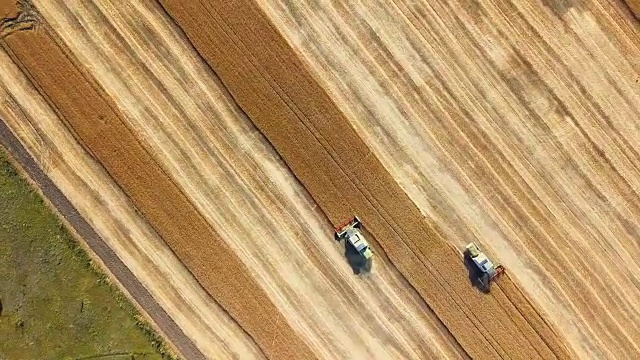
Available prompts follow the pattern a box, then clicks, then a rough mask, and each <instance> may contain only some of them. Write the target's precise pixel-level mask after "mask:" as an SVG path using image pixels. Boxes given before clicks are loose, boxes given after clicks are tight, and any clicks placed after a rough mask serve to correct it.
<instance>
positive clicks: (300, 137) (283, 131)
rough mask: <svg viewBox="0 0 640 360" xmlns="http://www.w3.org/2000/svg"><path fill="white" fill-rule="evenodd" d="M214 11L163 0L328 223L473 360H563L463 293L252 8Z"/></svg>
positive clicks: (449, 257)
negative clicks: (394, 269) (351, 225)
mask: <svg viewBox="0 0 640 360" xmlns="http://www.w3.org/2000/svg"><path fill="white" fill-rule="evenodd" d="M214 3H215V5H213V4H212V3H211V2H204V3H200V4H197V3H195V2H194V3H189V4H180V3H178V2H171V1H163V4H164V6H165V7H166V8H167V10H168V11H169V13H170V14H171V15H172V16H173V17H174V18H175V19H176V20H177V21H178V23H179V24H180V25H181V26H182V28H183V29H184V30H185V32H186V33H187V36H189V37H190V39H191V40H192V42H193V43H194V45H195V46H196V48H197V49H198V50H199V51H200V53H201V54H202V55H203V56H204V57H205V59H207V60H208V61H209V63H210V65H211V66H212V67H213V68H214V69H215V70H216V72H217V73H218V75H220V76H221V78H222V80H223V81H224V82H225V84H226V85H227V86H228V87H229V89H230V91H231V93H232V94H233V95H234V97H235V98H236V100H237V101H238V102H239V104H240V105H241V106H242V107H243V109H244V110H245V111H246V112H247V113H248V114H249V116H250V117H251V118H252V120H253V121H254V122H255V123H256V124H257V125H258V127H259V128H260V129H261V130H262V131H263V132H264V133H265V134H266V135H267V137H268V138H269V139H270V141H271V142H272V143H273V145H274V146H275V147H276V149H278V151H279V152H280V153H281V155H282V156H283V157H284V159H285V161H287V163H288V165H289V166H290V167H291V168H292V170H293V171H294V173H296V175H297V176H298V178H299V179H300V180H301V181H302V182H303V183H304V184H305V186H306V187H307V188H308V189H309V191H310V192H311V194H312V195H313V196H314V198H315V200H316V201H317V202H318V203H319V205H320V206H321V207H322V208H323V210H324V211H325V213H327V215H328V216H329V218H330V219H331V220H332V222H334V224H337V223H339V222H341V221H342V220H343V219H344V218H346V217H348V216H349V215H351V214H352V213H354V212H357V213H359V214H361V215H362V216H363V218H365V221H366V222H367V224H368V227H369V228H370V229H371V232H372V233H373V234H374V235H375V237H376V239H377V240H378V241H379V242H380V243H381V245H382V247H383V248H384V250H385V251H386V252H387V253H388V254H389V256H390V258H391V259H392V261H394V263H396V265H397V266H398V267H399V269H401V271H402V272H403V273H404V274H405V276H406V277H407V278H408V279H409V280H410V282H411V283H412V284H413V285H414V286H415V287H416V288H417V289H418V291H419V292H420V293H421V295H422V296H423V297H425V299H426V300H427V302H428V303H429V304H430V305H431V306H432V307H433V308H434V310H435V311H436V313H437V314H438V315H439V316H440V318H441V319H442V320H443V322H444V323H445V324H446V325H447V326H448V327H449V329H450V330H451V332H452V333H453V334H454V336H455V337H456V338H457V339H458V340H459V341H460V343H461V344H462V345H463V347H465V349H466V350H467V351H468V352H469V353H470V354H471V355H472V356H475V357H495V356H497V355H501V356H507V355H508V356H511V357H521V358H532V357H544V358H550V357H556V356H557V357H563V358H566V357H568V354H567V353H566V349H565V348H564V346H563V345H562V341H561V339H558V338H557V337H556V336H555V334H554V333H553V331H552V330H551V329H550V328H549V327H548V326H547V325H546V324H544V322H533V324H532V323H529V322H527V321H526V319H525V318H523V316H522V313H525V314H527V311H533V312H534V313H535V310H534V309H533V308H532V307H530V306H524V307H522V308H521V309H520V310H519V308H518V307H517V305H521V304H515V305H514V304H513V302H512V301H511V300H510V299H509V297H508V296H504V295H502V293H501V292H498V294H497V295H496V296H487V297H482V296H480V295H479V294H477V293H475V292H474V291H473V290H472V289H469V288H468V286H467V285H466V284H467V283H466V277H465V272H464V268H463V266H462V264H461V262H460V256H459V254H458V253H457V252H456V251H455V249H453V248H451V247H450V246H448V245H447V244H446V242H444V241H443V240H442V239H441V238H440V235H439V234H438V232H437V229H433V228H432V227H430V226H429V224H427V223H426V222H425V221H424V219H423V218H422V216H421V215H420V213H419V211H417V208H416V207H415V205H413V204H412V203H411V202H410V201H409V199H408V198H407V196H406V195H405V194H404V193H403V192H402V190H401V189H399V187H398V185H397V183H395V182H394V181H393V179H392V178H391V177H390V176H389V175H388V173H387V172H386V171H385V169H384V168H383V167H382V166H381V165H380V163H379V162H378V161H377V159H376V158H375V157H374V156H372V155H371V154H370V151H369V150H368V148H367V147H366V146H365V145H364V143H362V141H361V140H360V139H359V137H358V136H357V134H356V133H355V132H354V131H353V129H352V128H351V127H350V125H349V124H348V122H347V121H346V119H345V118H344V116H342V114H341V113H340V112H339V111H338V110H337V108H336V107H335V106H334V104H332V103H331V101H330V100H329V99H328V97H327V95H326V93H324V91H323V90H322V89H321V88H320V87H319V86H317V84H316V83H315V82H314V80H313V79H312V78H311V76H310V75H309V73H308V72H306V71H305V69H304V67H303V66H301V65H300V63H299V61H298V60H297V58H296V57H295V55H294V54H293V52H292V50H291V49H290V48H289V47H288V46H287V44H286V43H285V42H284V41H283V40H282V38H281V37H280V36H279V34H278V33H277V32H276V31H275V30H274V29H273V27H272V26H271V24H269V23H268V22H267V21H266V20H265V18H264V16H263V14H262V13H260V11H259V10H257V9H256V7H255V4H251V3H247V2H240V1H237V2H233V3H225V4H222V3H218V2H214ZM248 19H250V20H248ZM255 34H259V36H254V35H255ZM248 79H250V80H248ZM345 139H346V140H345ZM407 244H409V245H410V246H407ZM427 255H428V256H427ZM425 264H429V266H428V267H425ZM432 269H437V271H433V270H432ZM418 274H419V275H418ZM429 280H430V281H429ZM504 281H505V282H508V281H510V280H509V279H508V278H507V279H504ZM505 289H510V287H509V286H506V287H505ZM454 304H455V305H457V306H455V305H454ZM479 308H482V309H489V310H487V311H486V312H484V313H478V312H476V311H474V310H475V309H479ZM525 310H526V311H525ZM470 324H473V325H475V327H474V326H470ZM483 333H485V334H490V335H486V337H485V338H483V335H482V334H483ZM546 344H550V345H546Z"/></svg>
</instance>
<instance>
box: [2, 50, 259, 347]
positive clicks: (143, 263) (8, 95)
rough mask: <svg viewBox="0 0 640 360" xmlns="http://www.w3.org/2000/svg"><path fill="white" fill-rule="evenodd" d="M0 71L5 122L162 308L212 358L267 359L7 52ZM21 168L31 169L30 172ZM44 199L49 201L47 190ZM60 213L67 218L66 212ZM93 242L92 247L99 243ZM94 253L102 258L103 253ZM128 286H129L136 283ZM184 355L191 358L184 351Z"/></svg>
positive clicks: (114, 269)
mask: <svg viewBox="0 0 640 360" xmlns="http://www.w3.org/2000/svg"><path fill="white" fill-rule="evenodd" d="M0 64H1V68H2V71H1V72H0V78H1V81H0V84H1V85H2V86H0V102H1V103H2V105H3V106H2V107H0V114H2V117H3V118H4V121H5V122H6V123H7V124H8V125H9V126H10V127H11V129H12V130H13V132H15V133H16V136H17V137H18V138H19V140H20V142H21V143H22V144H23V145H24V147H25V148H26V150H27V151H28V152H29V153H30V154H31V156H32V157H33V158H34V159H36V161H37V163H38V165H39V166H40V167H41V168H42V169H43V172H44V173H45V174H46V176H48V177H49V178H50V179H51V180H52V182H53V183H55V185H56V186H57V187H58V188H60V190H61V191H62V192H63V193H64V195H65V196H66V197H67V198H68V199H69V201H70V202H71V203H72V204H73V206H74V207H75V208H76V209H78V212H79V213H80V215H81V216H82V217H83V218H84V219H86V220H87V221H88V223H89V224H90V225H91V227H92V228H93V229H95V232H96V233H98V234H99V236H100V237H101V238H102V239H104V241H105V243H106V244H107V245H108V246H109V247H110V248H111V249H113V251H114V252H115V253H116V255H117V257H118V258H120V259H121V260H122V262H123V263H124V264H125V265H126V266H127V267H128V268H129V269H130V270H131V272H132V274H133V275H134V276H135V277H136V278H138V279H139V280H140V282H141V283H142V284H143V285H144V287H145V288H146V289H148V291H149V292H150V293H151V295H152V296H153V298H154V299H155V301H157V303H158V304H160V305H161V306H162V307H163V308H164V309H165V311H166V312H167V313H168V314H169V316H170V317H171V318H172V319H173V320H174V321H175V322H176V323H177V325H178V326H180V328H181V329H182V330H183V331H184V332H185V334H186V335H187V337H189V339H191V340H192V342H193V343H194V344H195V345H196V346H197V347H198V349H200V351H201V352H202V353H203V354H204V355H205V356H206V357H207V358H233V357H242V358H258V359H259V358H261V352H260V350H259V349H257V347H256V346H255V344H254V343H253V341H252V340H251V338H249V337H248V336H247V335H246V334H245V333H244V332H243V330H242V329H241V328H240V327H239V326H238V325H237V324H236V323H235V322H234V321H233V319H231V318H230V317H229V316H228V314H226V313H225V311H224V309H222V308H220V306H219V305H218V304H217V303H216V302H215V301H214V300H213V299H211V297H210V296H209V295H208V294H207V293H206V292H205V291H204V290H203V289H201V287H200V285H199V284H198V283H197V282H196V280H195V279H194V278H193V276H192V275H191V274H190V273H189V271H188V269H186V268H185V266H184V265H183V264H182V263H181V262H180V261H179V260H178V259H177V258H176V256H175V255H174V254H173V253H172V252H171V250H170V249H169V248H168V247H167V246H166V244H165V243H164V242H163V240H162V239H161V238H160V237H159V236H158V235H157V234H156V233H155V231H154V230H153V229H152V228H151V227H150V226H149V224H147V222H146V221H145V220H144V218H142V217H141V216H140V214H139V213H137V212H136V210H135V208H134V207H133V205H132V204H131V202H130V201H129V200H128V199H127V198H126V196H125V195H124V194H123V193H122V192H121V191H120V189H119V188H118V187H117V185H116V184H115V183H113V181H112V180H111V179H110V178H109V177H108V176H106V174H105V173H104V171H103V169H102V168H101V167H100V165H99V164H97V163H96V162H95V160H94V159H92V158H91V157H90V156H89V154H87V153H86V152H84V151H83V149H82V148H81V147H80V145H79V144H77V143H76V141H75V140H74V139H73V136H72V134H70V133H69V131H68V129H67V128H66V127H65V125H64V123H63V122H62V121H61V120H60V118H59V117H58V116H57V115H56V114H55V113H54V111H53V110H52V109H51V108H50V107H49V106H48V104H47V103H46V101H45V99H43V98H42V97H41V95H40V94H38V92H37V91H36V90H35V89H34V88H33V87H32V86H31V85H30V84H29V81H28V79H26V78H25V77H24V75H23V74H22V72H21V71H20V70H19V69H18V68H17V66H16V65H15V64H13V63H12V62H11V59H9V57H8V56H7V55H6V54H5V53H4V52H0ZM6 136H7V137H8V136H9V135H8V134H7V135H6ZM9 145H11V147H14V146H17V145H12V144H9ZM22 163H23V166H24V167H26V168H28V167H29V166H30V165H29V164H27V163H26V162H22ZM34 171H35V170H34ZM43 191H44V192H45V195H47V196H48V195H49V192H48V191H47V189H46V188H43ZM50 199H51V201H52V202H53V203H54V204H58V203H59V201H60V200H58V199H57V198H55V197H50ZM56 206H57V205H56ZM59 211H60V212H61V213H63V214H64V213H65V209H64V208H61V209H59ZM104 214H110V216H107V217H105V216H104ZM86 231H89V230H86ZM80 233H83V232H80ZM86 241H87V243H88V244H89V245H92V239H86ZM94 251H95V252H96V253H98V254H100V249H95V250H94ZM104 263H105V264H106V265H107V266H109V269H110V271H112V272H113V273H114V274H116V276H117V277H118V278H119V277H120V276H118V271H119V269H118V267H117V266H115V265H114V267H111V266H110V265H111V263H112V262H111V261H110V260H104ZM114 264H117V263H114ZM122 283H123V284H124V285H127V284H128V283H129V282H128V281H122ZM126 290H127V291H128V292H129V293H131V294H132V296H133V297H134V298H138V297H140V296H141V295H139V294H138V289H136V288H135V286H131V287H127V289H126ZM141 305H142V306H144V308H145V310H146V311H147V312H148V313H149V314H150V315H151V316H152V317H154V318H155V317H156V315H154V311H155V310H154V309H153V307H149V306H145V305H146V304H145V303H144V302H141ZM160 325H161V324H160ZM168 334H169V335H171V333H170V332H168ZM169 340H170V341H172V342H174V343H176V346H177V347H178V348H180V349H182V348H183V347H184V346H181V344H180V342H181V340H180V339H176V338H174V337H173V336H169ZM183 354H186V355H188V354H190V352H189V351H184V350H183ZM186 355H185V356H186Z"/></svg>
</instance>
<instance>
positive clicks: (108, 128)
mask: <svg viewBox="0 0 640 360" xmlns="http://www.w3.org/2000/svg"><path fill="white" fill-rule="evenodd" d="M55 41H56V38H55V35H54V34H52V33H51V30H50V29H49V28H48V26H46V25H44V26H42V28H41V30H40V31H38V32H19V33H14V34H13V35H11V36H9V37H7V38H5V39H4V41H3V42H2V46H3V47H4V49H5V50H6V51H7V52H8V53H10V55H11V56H12V59H13V60H14V61H15V62H16V63H17V64H18V65H19V66H20V67H21V68H22V69H23V71H24V72H25V73H27V74H28V76H29V78H30V79H31V81H32V82H33V83H34V85H35V86H36V88H38V90H39V91H40V92H41V93H42V94H43V95H44V96H45V97H46V98H47V99H48V101H49V102H50V104H51V105H52V107H53V108H55V109H56V111H57V112H58V113H59V115H60V116H61V118H63V119H64V120H65V121H66V122H67V126H68V127H69V129H70V130H71V131H72V132H73V133H74V135H75V136H76V138H77V139H78V141H79V142H80V143H81V144H82V145H83V146H84V147H85V149H86V150H87V151H88V152H89V153H91V154H92V156H94V157H95V158H96V159H97V161H98V162H99V163H100V164H101V165H102V166H104V168H105V169H106V171H107V172H108V173H109V174H110V175H111V176H112V177H113V178H114V180H115V181H116V183H117V184H118V185H119V186H120V187H121V188H122V189H123V191H124V192H125V193H126V194H127V196H129V197H130V198H131V200H132V201H133V203H134V204H135V205H136V207H137V208H138V209H139V211H140V212H141V213H142V214H143V216H144V217H145V218H146V219H147V220H149V221H150V223H151V224H152V225H153V226H154V227H155V229H156V231H157V232H158V233H159V234H160V235H161V236H162V238H163V239H164V240H165V241H166V242H167V244H168V245H169V246H170V247H171V249H173V251H174V252H175V253H176V255H177V256H178V258H180V260H181V261H182V262H183V263H184V264H185V265H186V266H187V268H189V270H190V271H191V272H192V273H193V274H194V275H195V277H196V278H197V279H198V281H199V282H200V284H202V286H203V287H204V288H205V289H206V290H207V291H208V292H209V293H210V294H211V295H212V296H213V297H214V298H215V299H216V300H217V301H218V302H219V303H220V305H221V306H222V307H223V308H224V309H226V310H227V311H228V312H229V314H230V315H231V316H232V317H233V318H234V319H235V320H236V321H237V322H238V323H239V324H240V326H242V327H243V328H244V329H245V330H246V331H247V332H248V333H249V335H250V336H252V337H253V338H254V339H255V341H256V343H257V344H258V345H259V346H260V348H261V349H262V351H264V353H265V354H266V355H267V356H268V357H270V358H277V359H284V358H288V359H313V358H315V356H314V355H313V354H312V352H311V350H310V348H309V347H308V346H307V345H306V344H305V343H304V341H302V339H300V337H299V336H298V334H297V333H296V332H295V331H294V330H293V329H292V328H291V327H290V326H289V324H288V322H287V321H286V319H284V317H283V316H282V315H281V313H280V312H279V311H278V309H277V308H276V307H275V306H274V304H273V303H272V302H271V301H270V299H269V298H268V297H267V295H266V294H265V292H264V291H262V289H261V288H260V286H259V285H258V284H257V283H256V281H255V280H254V279H253V278H251V277H250V275H249V271H248V269H247V268H246V267H245V266H244V264H242V263H241V262H240V260H239V259H238V258H237V257H236V255H235V254H234V253H233V251H232V250H231V249H230V248H229V247H228V246H227V245H226V244H225V243H224V241H223V240H222V239H221V238H220V237H219V236H218V234H216V232H215V230H214V229H212V228H211V227H210V226H209V224H208V223H207V222H206V221H205V220H204V218H203V217H202V215H201V214H200V213H199V212H198V211H197V210H196V209H195V207H194V206H193V204H191V203H190V202H189V201H188V200H187V198H186V196H185V195H184V194H183V193H182V192H181V190H180V189H179V188H178V187H177V186H176V185H175V184H174V183H173V182H172V181H171V179H170V178H169V176H168V175H167V174H165V173H164V172H163V170H162V169H161V168H160V167H159V166H158V164H157V163H156V162H155V160H154V159H153V158H152V157H151V155H150V154H149V153H148V152H146V151H145V148H144V147H143V146H142V145H141V144H140V143H139V142H138V139H137V138H136V136H135V135H134V134H133V133H132V132H131V131H130V129H129V128H127V126H126V125H125V123H124V122H123V121H122V119H121V118H120V116H122V115H121V114H120V113H119V112H118V111H117V110H115V109H116V107H115V105H114V104H112V103H111V100H109V99H108V97H107V96H106V94H105V93H104V92H103V90H102V89H99V88H98V87H97V86H96V85H95V84H94V83H93V80H92V79H90V78H88V77H85V76H84V74H83V73H82V72H81V71H80V70H79V69H78V68H77V67H76V66H75V65H74V63H73V61H72V60H71V59H72V57H70V56H69V57H68V56H67V55H69V54H67V53H65V50H63V48H61V47H59V46H58V45H57V44H56V42H55Z"/></svg>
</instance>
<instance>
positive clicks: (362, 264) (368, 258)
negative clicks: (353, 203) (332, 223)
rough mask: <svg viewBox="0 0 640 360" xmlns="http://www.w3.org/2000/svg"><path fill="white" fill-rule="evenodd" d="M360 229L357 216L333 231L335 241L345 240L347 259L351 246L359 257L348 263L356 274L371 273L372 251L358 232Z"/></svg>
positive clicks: (360, 225) (360, 232)
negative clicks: (334, 232)
mask: <svg viewBox="0 0 640 360" xmlns="http://www.w3.org/2000/svg"><path fill="white" fill-rule="evenodd" d="M361 227H362V222H361V221H360V219H359V218H358V217H357V216H355V217H354V218H353V219H351V220H349V221H347V222H346V223H344V224H342V225H340V226H339V227H337V228H336V229H335V230H336V234H335V235H336V241H340V240H342V239H345V241H346V243H347V244H346V245H345V246H346V249H345V250H346V255H347V257H349V248H348V247H349V246H351V247H352V248H353V249H354V250H355V251H356V252H357V253H358V255H359V256H358V258H359V259H349V263H350V265H351V267H352V268H354V271H355V272H356V273H360V272H362V271H364V272H369V271H371V265H372V262H373V259H372V258H373V251H372V250H371V248H370V247H369V243H368V242H367V239H365V237H364V235H363V234H362V231H361V230H360V228H361Z"/></svg>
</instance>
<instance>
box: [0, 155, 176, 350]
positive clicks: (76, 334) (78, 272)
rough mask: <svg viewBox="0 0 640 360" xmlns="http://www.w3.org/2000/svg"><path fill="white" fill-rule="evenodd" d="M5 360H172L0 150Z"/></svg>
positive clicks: (1, 345)
mask: <svg viewBox="0 0 640 360" xmlns="http://www.w3.org/2000/svg"><path fill="white" fill-rule="evenodd" d="M0 301H1V302H2V311H1V313H0V359H105V360H106V359H108V360H116V359H118V360H119V359H129V360H130V359H148V360H151V359H154V360H155V359H172V357H171V356H170V355H169V354H168V352H167V351H166V348H165V345H164V342H163V340H162V339H161V338H160V337H159V336H158V335H157V333H156V332H155V331H153V329H152V328H151V326H149V324H148V323H146V322H145V321H144V320H143V319H142V318H141V317H140V314H139V313H138V312H137V310H136V309H135V307H134V306H133V305H132V304H131V303H130V302H129V301H128V299H127V298H126V297H125V296H124V295H123V294H122V293H121V292H120V291H119V290H118V289H117V288H115V287H114V286H113V285H111V284H110V283H109V281H108V279H107V277H106V276H105V274H104V273H102V272H101V271H100V270H99V269H97V268H96V267H95V266H94V265H93V263H92V261H91V259H90V257H89V256H88V254H87V253H86V252H85V251H84V249H82V247H81V246H80V245H79V244H78V243H77V242H76V240H75V239H74V238H73V237H72V236H71V235H70V234H69V232H67V230H66V229H65V227H64V226H63V225H62V223H61V222H60V220H59V219H58V217H57V216H56V215H55V214H54V213H53V212H52V211H51V209H49V208H48V207H47V206H46V204H45V203H44V201H43V199H42V198H41V197H40V195H39V194H38V193H37V192H36V191H34V190H33V189H32V188H31V187H30V185H29V184H28V183H27V181H26V180H24V179H23V178H21V177H20V175H19V174H18V172H17V171H16V169H15V168H14V167H13V165H12V164H11V163H10V162H9V160H8V158H7V156H6V154H4V153H3V152H2V151H0Z"/></svg>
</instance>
